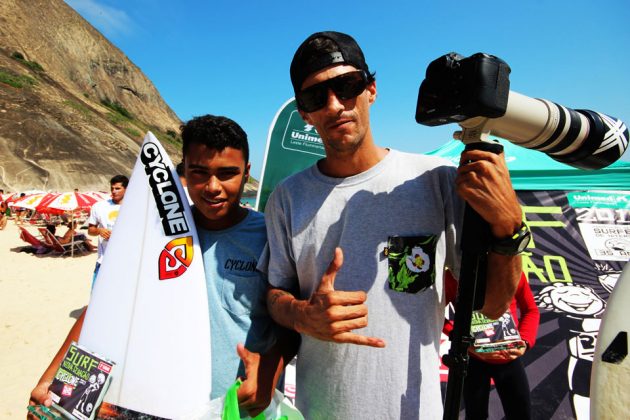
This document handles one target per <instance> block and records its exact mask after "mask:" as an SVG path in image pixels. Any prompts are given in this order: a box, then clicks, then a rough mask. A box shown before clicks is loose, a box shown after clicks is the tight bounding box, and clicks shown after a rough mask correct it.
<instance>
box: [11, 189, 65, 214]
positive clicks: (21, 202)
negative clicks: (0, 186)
mask: <svg viewBox="0 0 630 420" xmlns="http://www.w3.org/2000/svg"><path fill="white" fill-rule="evenodd" d="M55 194H57V193H46V192H43V193H37V194H30V195H25V196H24V197H21V198H18V199H17V200H13V198H12V199H11V202H9V207H21V208H23V209H29V210H35V209H36V208H37V207H38V206H39V205H40V204H41V203H42V202H45V201H49V200H50V199H52V198H53V197H54V195H55ZM13 197H15V196H13Z"/></svg>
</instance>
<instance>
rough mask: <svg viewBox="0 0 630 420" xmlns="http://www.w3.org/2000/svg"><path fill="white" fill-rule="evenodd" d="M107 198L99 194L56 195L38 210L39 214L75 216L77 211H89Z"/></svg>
mask: <svg viewBox="0 0 630 420" xmlns="http://www.w3.org/2000/svg"><path fill="white" fill-rule="evenodd" d="M107 198H108V196H107V195H104V194H103V193H99V192H77V191H71V192H64V193H56V194H55V196H54V197H52V198H51V199H50V200H44V201H42V202H40V203H39V205H38V206H37V208H36V210H37V211H38V212H39V213H52V214H63V213H73V214H74V212H76V211H89V210H90V209H91V208H92V206H93V205H94V204H96V203H98V202H99V201H103V200H106V199H107Z"/></svg>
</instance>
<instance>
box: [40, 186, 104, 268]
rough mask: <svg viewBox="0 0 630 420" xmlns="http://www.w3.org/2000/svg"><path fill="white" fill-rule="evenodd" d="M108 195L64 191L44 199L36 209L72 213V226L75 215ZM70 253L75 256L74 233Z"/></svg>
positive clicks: (43, 211) (46, 212)
mask: <svg viewBox="0 0 630 420" xmlns="http://www.w3.org/2000/svg"><path fill="white" fill-rule="evenodd" d="M107 198H108V196H107V195H104V194H102V193H97V192H78V191H71V192H64V193H56V194H55V195H54V196H53V197H51V198H50V199H46V200H42V201H41V202H40V204H39V206H37V208H36V210H37V212H39V213H44V214H64V213H70V226H74V216H75V213H76V212H78V211H89V210H90V209H91V208H92V206H93V205H94V204H96V203H98V202H99V201H103V200H106V199H107ZM70 254H71V255H72V256H74V235H72V248H71V252H70Z"/></svg>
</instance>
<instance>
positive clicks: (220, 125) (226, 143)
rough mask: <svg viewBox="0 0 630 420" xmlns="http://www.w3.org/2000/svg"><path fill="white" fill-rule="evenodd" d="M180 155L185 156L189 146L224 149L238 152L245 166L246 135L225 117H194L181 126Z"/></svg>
mask: <svg viewBox="0 0 630 420" xmlns="http://www.w3.org/2000/svg"><path fill="white" fill-rule="evenodd" d="M180 129H181V134H182V142H183V145H182V153H183V155H184V156H186V153H187V152H188V149H189V148H190V145H192V144H203V145H205V146H206V147H208V148H210V149H216V150H219V151H221V150H223V149H225V148H226V147H231V148H233V149H237V150H240V151H241V152H242V153H243V158H244V159H245V164H247V163H248V162H249V145H248V143H247V134H245V131H243V129H242V128H241V126H239V125H238V124H237V123H236V122H234V121H232V120H231V119H229V118H227V117H221V116H216V115H203V116H201V117H195V118H193V119H191V120H190V121H188V122H187V123H185V124H182V126H181V128H180Z"/></svg>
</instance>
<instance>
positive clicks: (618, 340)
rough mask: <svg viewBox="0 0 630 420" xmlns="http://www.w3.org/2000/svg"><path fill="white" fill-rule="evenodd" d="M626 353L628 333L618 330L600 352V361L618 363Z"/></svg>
mask: <svg viewBox="0 0 630 420" xmlns="http://www.w3.org/2000/svg"><path fill="white" fill-rule="evenodd" d="M627 355H628V333H627V332H626V331H620V332H619V333H618V334H617V336H616V337H615V339H614V340H613V341H612V342H611V343H610V345H609V346H608V347H607V348H606V350H605V351H604V352H603V353H602V361H603V362H606V363H614V364H616V365H618V364H619V363H621V362H623V359H625V358H626V356H627Z"/></svg>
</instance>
